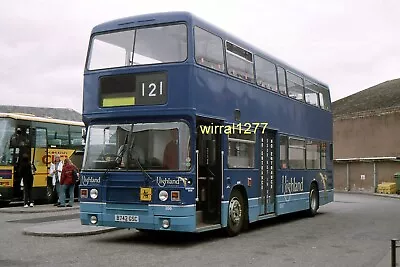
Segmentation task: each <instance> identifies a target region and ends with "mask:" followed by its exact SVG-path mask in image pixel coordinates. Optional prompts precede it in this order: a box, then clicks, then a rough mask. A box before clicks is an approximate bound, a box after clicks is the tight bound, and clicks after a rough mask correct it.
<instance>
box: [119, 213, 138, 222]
mask: <svg viewBox="0 0 400 267" xmlns="http://www.w3.org/2000/svg"><path fill="white" fill-rule="evenodd" d="M115 221H116V222H139V216H135V215H119V214H116V215H115Z"/></svg>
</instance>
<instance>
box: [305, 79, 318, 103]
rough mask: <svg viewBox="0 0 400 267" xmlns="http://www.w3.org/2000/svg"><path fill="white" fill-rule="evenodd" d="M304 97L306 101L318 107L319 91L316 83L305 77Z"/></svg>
mask: <svg viewBox="0 0 400 267" xmlns="http://www.w3.org/2000/svg"><path fill="white" fill-rule="evenodd" d="M304 97H305V100H306V103H308V104H311V105H313V106H316V107H319V93H318V89H317V85H316V84H314V83H312V82H310V81H309V80H307V79H305V80H304Z"/></svg>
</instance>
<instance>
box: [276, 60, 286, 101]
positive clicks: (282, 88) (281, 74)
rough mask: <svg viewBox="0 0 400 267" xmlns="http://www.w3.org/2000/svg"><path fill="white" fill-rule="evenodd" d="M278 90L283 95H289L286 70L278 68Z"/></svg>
mask: <svg viewBox="0 0 400 267" xmlns="http://www.w3.org/2000/svg"><path fill="white" fill-rule="evenodd" d="M278 88H279V93H281V94H282V95H286V94H287V88H286V73H285V69H284V68H282V67H279V66H278Z"/></svg>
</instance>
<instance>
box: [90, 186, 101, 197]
mask: <svg viewBox="0 0 400 267" xmlns="http://www.w3.org/2000/svg"><path fill="white" fill-rule="evenodd" d="M98 196H99V191H97V189H95V188H93V189H91V190H90V197H91V198H93V199H96V198H97V197H98Z"/></svg>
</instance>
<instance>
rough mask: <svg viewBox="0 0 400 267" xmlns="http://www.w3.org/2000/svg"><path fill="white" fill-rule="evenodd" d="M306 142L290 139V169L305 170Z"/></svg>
mask: <svg viewBox="0 0 400 267" xmlns="http://www.w3.org/2000/svg"><path fill="white" fill-rule="evenodd" d="M305 149H306V147H305V142H304V140H300V139H295V138H289V167H290V168H291V169H305V168H306V159H305V153H304V152H305Z"/></svg>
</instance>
